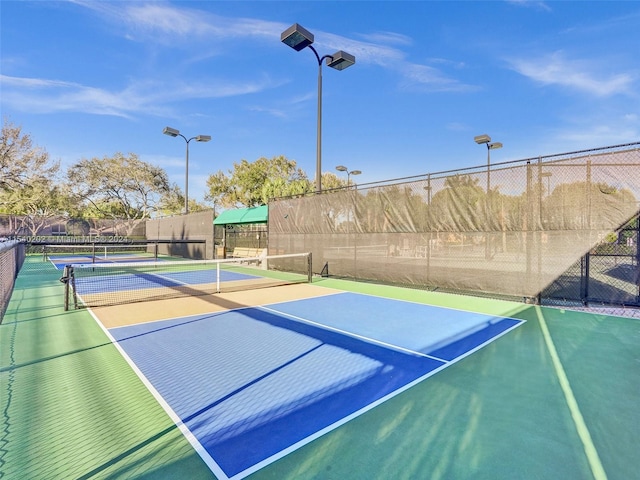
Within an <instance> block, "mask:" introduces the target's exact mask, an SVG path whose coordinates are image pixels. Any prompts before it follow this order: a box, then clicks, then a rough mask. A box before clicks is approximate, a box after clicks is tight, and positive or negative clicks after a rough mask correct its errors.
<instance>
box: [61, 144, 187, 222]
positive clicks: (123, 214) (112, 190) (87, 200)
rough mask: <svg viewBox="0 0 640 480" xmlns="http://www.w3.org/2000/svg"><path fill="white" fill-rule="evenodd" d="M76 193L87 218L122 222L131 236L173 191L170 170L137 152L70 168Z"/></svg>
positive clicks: (82, 161)
mask: <svg viewBox="0 0 640 480" xmlns="http://www.w3.org/2000/svg"><path fill="white" fill-rule="evenodd" d="M67 177H68V179H69V184H70V188H71V190H72V192H73V194H74V195H75V196H76V197H77V198H78V199H79V200H80V201H81V202H84V204H85V211H84V215H83V216H84V217H85V218H87V217H88V216H94V217H98V218H110V219H113V220H117V221H122V223H123V226H124V227H125V229H126V232H127V235H131V233H132V231H133V229H134V228H135V227H136V226H137V225H138V224H139V223H140V222H142V221H143V220H145V219H147V218H150V217H151V216H152V215H153V213H155V212H157V211H158V210H159V209H160V208H161V205H162V202H163V200H165V201H166V198H167V196H168V195H171V193H172V191H175V190H172V189H171V187H170V185H169V180H168V177H167V174H166V172H165V171H164V170H163V169H162V168H160V167H156V166H153V165H150V164H148V163H146V162H143V161H142V160H140V159H139V158H138V156H137V155H136V154H134V153H130V154H129V155H128V156H124V155H123V154H122V153H119V152H118V153H116V154H115V155H114V156H113V157H104V158H102V159H100V158H92V159H89V160H87V159H82V160H80V161H79V162H78V163H76V164H74V165H72V166H71V167H70V168H69V169H68V171H67Z"/></svg>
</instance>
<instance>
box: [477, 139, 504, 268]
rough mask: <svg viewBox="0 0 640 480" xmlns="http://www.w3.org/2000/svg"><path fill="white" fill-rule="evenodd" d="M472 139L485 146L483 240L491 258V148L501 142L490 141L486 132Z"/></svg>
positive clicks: (496, 146) (487, 256)
mask: <svg viewBox="0 0 640 480" xmlns="http://www.w3.org/2000/svg"><path fill="white" fill-rule="evenodd" d="M473 140H474V141H475V142H476V143H477V144H478V145H482V144H485V145H486V146H487V201H486V204H485V205H486V207H485V208H486V215H487V220H486V221H487V234H486V235H487V239H486V241H485V244H484V245H485V249H484V256H485V258H486V259H487V260H490V259H491V237H490V234H489V218H490V216H491V202H490V199H489V192H491V150H496V149H498V148H502V144H501V143H500V142H491V137H490V136H489V135H487V134H486V133H485V134H483V135H478V136H476V137H474V138H473Z"/></svg>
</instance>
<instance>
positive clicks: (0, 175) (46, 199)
mask: <svg viewBox="0 0 640 480" xmlns="http://www.w3.org/2000/svg"><path fill="white" fill-rule="evenodd" d="M59 170H60V162H54V161H52V160H51V159H50V157H49V154H48V153H47V152H46V151H45V150H44V149H42V148H39V147H35V146H34V145H33V142H32V140H31V137H30V135H28V134H23V133H22V127H20V126H16V125H14V124H12V123H11V122H9V121H8V120H6V119H5V121H4V123H3V126H2V138H1V139H0V212H2V213H6V214H10V215H13V216H15V218H14V225H13V226H12V231H14V232H18V231H20V230H26V231H28V232H29V233H30V234H32V235H36V234H37V233H38V232H39V230H40V229H41V228H42V227H44V226H45V225H47V224H48V223H49V222H50V220H51V219H53V218H56V217H58V216H59V215H60V213H61V212H62V211H63V210H62V209H63V207H64V206H65V205H66V204H67V197H66V196H65V195H64V192H63V191H62V189H61V188H60V187H59V186H56V184H55V182H56V177H57V174H58V171H59Z"/></svg>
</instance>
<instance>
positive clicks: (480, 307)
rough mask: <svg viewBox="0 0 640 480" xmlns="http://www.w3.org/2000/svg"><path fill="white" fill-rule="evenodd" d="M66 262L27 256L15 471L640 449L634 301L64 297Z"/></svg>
mask: <svg viewBox="0 0 640 480" xmlns="http://www.w3.org/2000/svg"><path fill="white" fill-rule="evenodd" d="M43 263H45V264H47V265H49V267H48V268H46V269H43V267H42V264H43ZM134 268H138V267H134ZM140 268H142V267H140ZM242 268H246V269H252V268H254V267H251V266H250V265H246V264H245V265H243V266H242ZM234 273H240V272H239V271H236V272H234ZM248 275H249V276H257V273H256V272H255V271H252V272H251V273H250V274H248ZM60 276H61V271H60V270H57V269H56V268H55V267H54V266H53V264H50V263H47V262H42V259H41V258H35V257H34V256H31V257H28V258H27V260H26V262H25V266H24V267H23V269H22V270H21V272H20V275H19V277H18V280H17V283H16V290H15V291H14V295H13V297H12V300H11V303H10V305H9V308H8V309H7V313H6V315H5V319H4V321H3V323H2V324H0V341H1V343H0V346H1V347H2V348H1V352H2V353H1V357H0V358H1V359H2V364H1V369H0V375H1V378H2V399H3V429H2V431H3V433H2V434H1V436H0V439H1V441H2V444H1V445H2V446H1V450H0V471H1V472H3V474H4V475H6V478H218V479H226V478H235V479H239V478H244V477H246V476H250V478H256V479H269V478H279V479H281V478H291V479H293V478H318V479H320V478H322V479H325V478H621V479H622V478H632V477H633V475H635V472H637V471H638V468H640V461H639V460H638V458H637V446H638V444H639V439H640V437H639V435H640V434H639V433H638V432H640V413H639V412H638V409H637V408H636V401H637V398H638V394H639V393H640V391H639V390H638V385H640V372H639V370H640V369H638V366H637V365H638V360H639V358H638V351H639V349H638V345H640V324H639V323H638V320H637V319H632V318H624V317H616V316H607V315H602V314H590V313H585V312H577V311H571V310H560V309H552V308H545V307H540V306H533V305H524V304H521V303H516V302H507V301H498V300H489V299H482V298H473V297H468V296H462V295H450V294H442V293H437V292H423V291H416V290H410V289H404V288H398V287H390V286H380V285H374V284H366V283H356V282H350V281H346V280H337V279H322V278H314V279H313V282H312V283H304V282H294V283H292V284H290V285H278V286H270V287H269V288H255V289H249V290H239V289H234V290H231V291H227V292H222V293H219V294H215V295H209V294H207V295H199V296H196V297H189V296H185V295H182V296H181V297H179V298H172V299H169V298H161V299H153V300H152V301H146V302H137V303H133V304H128V303H120V304H110V305H105V306H98V307H94V308H80V309H70V310H68V311H66V312H65V311H64V309H63V304H64V302H63V299H64V289H65V286H64V285H63V284H62V283H61V282H60V281H59V279H60ZM122 280H123V281H124V282H123V283H124V284H126V283H128V282H129V281H130V279H128V278H127V277H125V278H124V279H121V281H122ZM183 280H184V279H183ZM121 283H122V282H121ZM222 283H225V281H222ZM231 283H233V280H232V281H231ZM100 285H101V282H100V281H97V282H93V284H92V287H91V288H93V289H94V290H95V291H96V292H94V293H99V294H104V293H105V292H106V294H108V295H111V294H112V293H113V292H111V291H109V289H112V287H110V286H109V285H108V284H107V283H106V282H102V288H103V289H104V291H102V292H98V290H100ZM197 285H198V283H197V282H193V283H189V284H188V287H189V288H190V289H193V288H198V287H197ZM170 288H171V289H173V290H175V289H176V288H177V287H175V285H172V286H171V287H170ZM187 293H188V292H187ZM119 294H122V295H126V292H124V291H123V292H121V293H119ZM34 425H37V428H34Z"/></svg>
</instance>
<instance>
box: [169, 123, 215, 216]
mask: <svg viewBox="0 0 640 480" xmlns="http://www.w3.org/2000/svg"><path fill="white" fill-rule="evenodd" d="M162 133H164V134H165V135H169V136H170V137H182V138H183V139H184V141H185V142H187V158H186V171H185V178H184V213H185V215H186V214H188V213H189V142H190V141H191V140H195V141H196V142H208V141H209V140H211V136H210V135H197V136H195V137H191V138H189V139H187V137H185V136H184V135H182V134H181V133H180V131H179V130H176V129H175V128H171V127H164V130H162Z"/></svg>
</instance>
